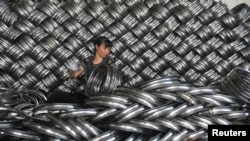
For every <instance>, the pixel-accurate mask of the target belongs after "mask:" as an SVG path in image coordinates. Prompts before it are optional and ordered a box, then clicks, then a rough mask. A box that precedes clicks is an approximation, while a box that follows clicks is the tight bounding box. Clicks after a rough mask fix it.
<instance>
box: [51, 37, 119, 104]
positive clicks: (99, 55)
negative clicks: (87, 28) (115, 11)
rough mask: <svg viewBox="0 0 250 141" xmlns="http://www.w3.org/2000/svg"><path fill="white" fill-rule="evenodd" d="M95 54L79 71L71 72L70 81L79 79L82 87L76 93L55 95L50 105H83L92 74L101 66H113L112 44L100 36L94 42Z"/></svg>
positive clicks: (83, 63)
mask: <svg viewBox="0 0 250 141" xmlns="http://www.w3.org/2000/svg"><path fill="white" fill-rule="evenodd" d="M93 43H94V47H95V49H94V50H95V54H94V55H93V56H90V57H88V58H86V59H83V61H82V62H81V63H80V67H79V69H77V70H74V71H73V70H69V72H68V73H69V78H70V79H78V80H79V81H80V83H82V84H80V85H81V86H79V88H78V89H77V90H76V91H75V92H74V93H71V94H70V93H55V94H52V95H51V96H50V97H49V98H48V101H47V102H48V103H55V102H65V103H82V102H83V99H84V98H86V97H85V96H84V91H83V90H84V87H83V85H84V83H86V81H87V79H88V77H89V76H90V74H91V72H92V71H93V70H94V69H95V68H97V67H98V66H100V65H111V64H112V63H113V62H114V61H113V59H111V58H109V54H110V51H111V47H112V42H111V41H110V40H109V39H108V38H106V37H104V36H100V37H98V38H97V39H96V40H94V42H93Z"/></svg>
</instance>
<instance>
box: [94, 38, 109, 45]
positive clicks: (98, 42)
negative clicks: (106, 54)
mask: <svg viewBox="0 0 250 141" xmlns="http://www.w3.org/2000/svg"><path fill="white" fill-rule="evenodd" d="M93 43H94V45H97V46H100V45H101V44H105V47H112V42H111V41H110V40H109V39H108V38H107V37H104V36H100V37H98V38H96V39H95V40H94V41H93Z"/></svg>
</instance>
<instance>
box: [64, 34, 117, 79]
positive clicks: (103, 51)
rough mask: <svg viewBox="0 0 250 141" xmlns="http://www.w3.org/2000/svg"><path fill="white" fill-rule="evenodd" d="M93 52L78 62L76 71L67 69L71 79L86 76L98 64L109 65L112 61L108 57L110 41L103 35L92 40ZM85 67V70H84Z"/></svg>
mask: <svg viewBox="0 0 250 141" xmlns="http://www.w3.org/2000/svg"><path fill="white" fill-rule="evenodd" d="M93 43H94V47H95V54H94V56H90V57H88V58H86V59H84V60H83V63H80V68H79V70H77V71H72V70H70V71H69V77H70V78H71V79H75V78H79V77H81V76H83V75H85V76H86V77H85V78H88V77H89V76H90V74H91V72H92V71H93V70H94V69H95V68H97V67H98V66H100V65H110V64H112V63H113V62H114V60H113V59H111V58H109V57H108V56H109V54H110V51H111V47H112V42H111V41H110V40H109V39H108V38H107V37H104V36H100V37H98V38H97V39H96V40H95V41H94V42H93ZM85 69H86V70H85Z"/></svg>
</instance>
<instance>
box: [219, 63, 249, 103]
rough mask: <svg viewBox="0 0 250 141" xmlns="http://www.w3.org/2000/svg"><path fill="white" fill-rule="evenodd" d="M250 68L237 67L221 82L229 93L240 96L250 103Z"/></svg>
mask: <svg viewBox="0 0 250 141" xmlns="http://www.w3.org/2000/svg"><path fill="white" fill-rule="evenodd" d="M249 84H250V69H249V66H248V69H247V68H245V69H244V68H235V69H233V70H232V71H231V72H230V73H229V74H228V76H227V77H225V79H224V80H223V81H222V82H221V85H222V86H223V87H224V89H225V90H226V91H227V92H228V93H229V94H232V95H234V96H235V97H238V98H239V99H241V100H243V101H245V102H246V103H248V104H249V103H250V99H249V98H250V97H249V94H250V88H249Z"/></svg>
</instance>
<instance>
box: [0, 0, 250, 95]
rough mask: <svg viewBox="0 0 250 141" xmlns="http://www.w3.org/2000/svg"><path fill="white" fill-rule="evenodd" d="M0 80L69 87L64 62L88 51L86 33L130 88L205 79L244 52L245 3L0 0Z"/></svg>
mask: <svg viewBox="0 0 250 141" xmlns="http://www.w3.org/2000/svg"><path fill="white" fill-rule="evenodd" d="M0 5H1V6H0V54H1V55H0V81H3V82H6V83H9V84H11V85H12V86H13V87H14V88H16V89H19V88H30V89H40V90H42V91H44V92H48V93H49V92H55V91H56V92H72V91H74V89H75V87H77V86H78V82H77V81H74V80H69V79H68V73H67V71H68V67H69V65H70V64H71V63H75V62H79V61H81V60H82V58H86V57H88V56H90V55H91V54H92V53H93V51H94V49H93V48H94V47H93V45H92V43H91V41H92V39H94V38H96V37H97V36H100V35H104V36H107V37H108V38H110V39H111V40H112V41H113V44H114V46H113V48H112V54H111V57H114V58H116V65H117V66H118V69H119V70H120V71H121V73H122V74H123V78H124V79H123V82H122V85H124V86H128V87H135V86H138V85H140V84H141V83H143V82H145V81H148V80H151V79H155V78H160V77H162V76H181V77H182V80H183V82H188V83H192V84H195V85H197V86H206V85H208V84H209V83H213V82H214V81H216V80H220V79H222V78H223V77H224V76H226V75H227V74H228V73H229V72H230V71H231V70H232V69H233V68H235V67H238V66H243V65H244V64H245V63H246V62H249V58H250V50H249V45H250V32H249V31H250V30H249V29H250V14H249V13H250V8H249V6H248V5H246V4H240V5H238V6H235V7H234V8H233V9H231V10H229V9H228V7H227V5H226V4H224V3H222V2H218V1H214V0H206V1H204V0H195V1H193V0H161V1H155V0H135V1H120V0H119V1H118V0H116V1H113V0H112V1H111V0H105V1H99V0H93V1H92V0H91V1H90V0H77V1H70V0H62V1H60V0H58V1H57V0H55V1H54V0H53V1H51V0H43V1H40V0H39V1H37V0H30V1H27V0H19V1H18V2H17V1H15V0H2V1H1V2H0Z"/></svg>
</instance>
